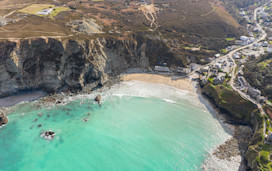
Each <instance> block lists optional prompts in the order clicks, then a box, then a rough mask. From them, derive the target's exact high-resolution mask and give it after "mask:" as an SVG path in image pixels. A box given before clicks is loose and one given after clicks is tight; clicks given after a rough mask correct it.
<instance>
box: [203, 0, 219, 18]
mask: <svg viewBox="0 0 272 171" xmlns="http://www.w3.org/2000/svg"><path fill="white" fill-rule="evenodd" d="M214 4H215V1H214V2H213V3H212V5H211V7H212V10H211V11H209V12H207V13H206V14H202V15H200V16H201V17H204V16H206V15H209V14H210V13H212V12H214V11H215V7H214Z"/></svg>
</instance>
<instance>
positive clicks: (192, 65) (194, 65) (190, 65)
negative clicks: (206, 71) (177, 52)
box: [189, 63, 198, 70]
mask: <svg viewBox="0 0 272 171" xmlns="http://www.w3.org/2000/svg"><path fill="white" fill-rule="evenodd" d="M189 67H190V68H191V69H192V70H195V69H197V67H198V65H197V64H196V63H190V64H189Z"/></svg>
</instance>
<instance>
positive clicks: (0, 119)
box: [0, 113, 8, 126]
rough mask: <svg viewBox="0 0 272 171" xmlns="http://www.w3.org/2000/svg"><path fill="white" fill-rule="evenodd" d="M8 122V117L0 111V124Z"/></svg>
mask: <svg viewBox="0 0 272 171" xmlns="http://www.w3.org/2000/svg"><path fill="white" fill-rule="evenodd" d="M7 123H8V118H7V116H6V115H5V114H4V113H0V126H2V125H5V124H7Z"/></svg>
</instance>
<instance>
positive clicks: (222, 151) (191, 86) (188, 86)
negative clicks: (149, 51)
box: [0, 73, 244, 170]
mask: <svg viewBox="0 0 272 171" xmlns="http://www.w3.org/2000/svg"><path fill="white" fill-rule="evenodd" d="M173 78H174V77H173V76H164V75H159V74H150V73H129V74H126V73H125V74H121V75H120V76H119V79H116V80H113V82H111V85H115V84H118V83H120V82H126V81H141V82H147V83H153V84H161V85H166V86H170V87H173V88H177V89H179V90H183V91H188V92H190V93H193V94H196V95H197V96H198V99H199V100H200V101H201V103H203V104H204V105H205V106H206V108H207V109H208V110H209V112H210V113H211V114H212V115H213V116H214V117H215V118H216V119H217V120H218V121H219V122H220V124H221V125H222V127H223V128H224V129H225V131H226V132H227V133H229V134H230V135H231V137H230V138H229V139H227V140H226V141H225V142H223V143H222V144H219V145H218V146H217V147H215V148H214V149H213V150H212V151H210V152H208V153H209V154H208V155H207V157H206V159H205V160H204V161H203V165H202V169H204V170H206V169H207V168H206V167H208V170H209V169H213V167H211V166H215V165H214V164H213V162H215V161H216V162H217V163H218V162H220V163H221V162H223V163H227V165H228V164H230V165H235V166H236V167H235V168H236V169H237V170H238V169H239V168H244V163H240V161H239V160H243V155H242V152H241V151H240V149H239V139H243V138H241V137H242V134H243V132H242V133H240V134H239V135H237V132H239V130H240V128H239V125H232V124H228V123H227V121H228V120H229V119H230V118H229V117H228V116H227V115H226V114H223V113H221V112H220V111H219V109H218V108H217V107H216V106H214V105H213V104H212V103H211V102H210V101H209V99H207V98H206V97H205V96H203V95H202V93H201V88H200V87H199V86H198V85H197V84H196V83H195V82H193V81H191V80H189V79H188V78H182V79H173ZM111 85H107V84H106V85H105V86H103V87H102V88H100V89H98V90H95V91H92V92H90V93H93V94H95V93H97V92H101V91H103V90H106V89H110V87H111ZM85 93H86V92H85V91H84V90H83V91H79V92H77V93H58V94H53V95H45V96H41V97H36V98H35V99H31V100H27V99H28V98H29V96H28V95H29V94H19V96H20V97H21V98H22V99H24V100H23V101H20V102H19V103H22V102H29V101H37V102H38V103H37V104H38V105H44V106H51V105H63V104H66V103H65V102H64V101H63V100H64V99H65V98H69V97H73V96H76V95H81V94H83V95H84V94H85ZM87 93H88V92H87ZM16 96H18V95H15V96H9V97H7V98H11V99H12V98H15V97H16ZM24 97H25V98H24ZM19 103H16V104H19ZM16 104H13V105H9V106H8V107H1V106H0V111H3V112H4V113H6V112H7V111H8V110H9V109H10V108H11V107H12V106H14V105H16ZM5 111H6V112H5ZM237 139H238V140H237ZM226 148H227V149H228V151H226ZM229 148H231V149H229ZM226 153H227V154H226ZM239 153H241V154H240V155H239ZM209 166H210V167H209Z"/></svg>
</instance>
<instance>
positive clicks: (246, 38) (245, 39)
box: [240, 36, 249, 41]
mask: <svg viewBox="0 0 272 171" xmlns="http://www.w3.org/2000/svg"><path fill="white" fill-rule="evenodd" d="M240 39H241V40H242V41H248V40H249V38H248V37H247V36H241V37H240Z"/></svg>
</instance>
